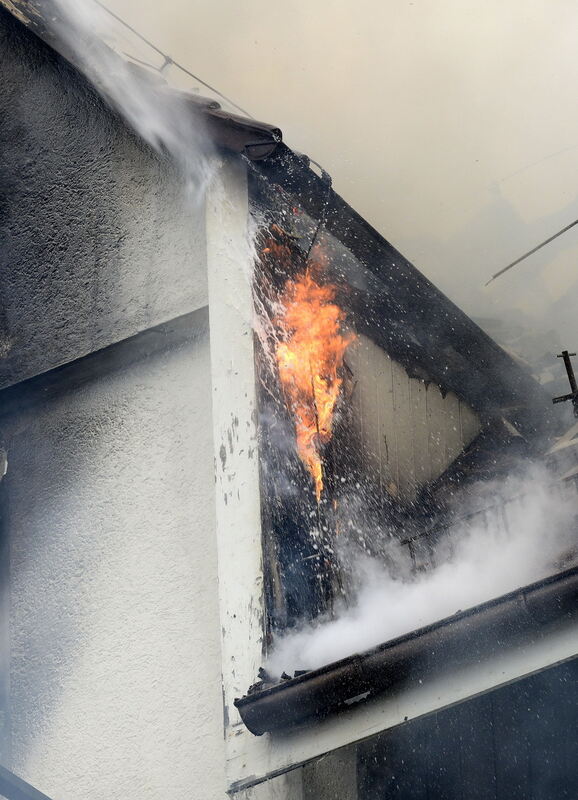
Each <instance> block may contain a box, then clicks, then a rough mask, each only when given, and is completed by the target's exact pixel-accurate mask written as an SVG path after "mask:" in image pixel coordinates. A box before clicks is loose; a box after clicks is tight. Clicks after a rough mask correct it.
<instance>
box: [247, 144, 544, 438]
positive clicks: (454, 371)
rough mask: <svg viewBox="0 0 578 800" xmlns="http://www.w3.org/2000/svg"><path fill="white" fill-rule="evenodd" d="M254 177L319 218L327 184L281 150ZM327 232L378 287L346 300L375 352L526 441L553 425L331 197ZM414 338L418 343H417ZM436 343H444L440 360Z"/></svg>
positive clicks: (505, 368) (394, 254)
mask: <svg viewBox="0 0 578 800" xmlns="http://www.w3.org/2000/svg"><path fill="white" fill-rule="evenodd" d="M253 174H254V176H255V179H256V180H257V182H258V181H259V180H262V179H265V180H266V181H267V182H269V183H270V184H272V185H276V186H278V187H280V188H281V189H283V190H284V191H285V192H287V193H288V194H290V195H293V196H294V197H295V198H296V199H298V203H299V205H301V206H302V208H303V209H304V210H305V212H306V213H307V214H308V215H309V216H311V217H312V218H314V219H319V218H320V217H321V215H323V213H324V212H325V210H326V208H325V206H326V198H327V185H326V183H325V181H324V180H323V178H322V177H319V176H318V175H316V174H315V173H314V172H313V170H311V169H310V168H309V165H308V161H307V159H304V158H303V157H300V156H299V155H298V154H296V153H294V152H293V151H291V150H290V149H289V148H288V147H287V146H286V145H284V144H282V145H280V146H279V147H278V148H277V150H276V151H275V153H274V154H273V155H272V156H271V158H268V159H267V160H265V161H262V162H260V163H259V164H258V165H254V170H253ZM325 227H326V229H327V231H328V232H329V233H330V234H331V235H332V236H334V237H335V238H336V239H337V240H338V241H339V242H341V244H343V245H344V246H345V247H346V248H347V249H348V250H349V251H350V252H351V253H352V254H353V255H354V256H355V257H356V258H357V259H358V261H360V262H361V264H362V265H363V266H364V267H365V268H366V269H367V270H369V271H370V272H371V273H373V274H374V275H375V276H376V277H377V278H378V279H379V282H380V283H381V286H382V296H381V298H378V297H374V298H373V299H372V298H369V297H367V296H365V297H361V296H358V297H357V298H356V297H355V296H352V301H353V302H354V303H356V302H357V304H358V305H359V304H360V308H361V306H362V307H363V309H362V310H363V312H364V313H360V314H359V318H360V320H361V321H362V324H363V325H365V326H366V328H367V332H368V333H370V334H371V336H372V338H374V340H375V341H377V343H378V344H381V345H382V346H384V347H386V348H387V349H388V350H389V352H391V354H392V355H393V356H394V357H396V358H399V359H402V363H403V362H406V363H408V362H409V363H413V364H414V365H415V364H416V363H418V364H419V365H420V366H421V367H422V368H423V370H424V371H425V372H427V373H428V374H429V375H430V376H431V377H432V378H433V379H434V380H436V382H439V383H440V385H441V386H442V387H443V386H444V385H448V384H451V388H452V391H454V392H456V394H458V395H460V396H461V397H463V399H464V400H466V401H467V402H468V403H469V404H470V405H472V406H473V407H474V408H475V409H476V410H479V411H488V410H489V409H490V408H493V409H499V408H505V407H508V408H514V409H517V411H514V412H513V416H514V419H515V421H516V423H517V424H518V425H519V426H520V429H521V430H522V432H524V433H527V434H531V433H533V432H534V431H535V430H543V429H545V428H546V429H548V428H550V427H551V426H552V425H555V424H556V423H555V421H554V419H553V418H551V417H550V416H549V415H548V408H549V407H550V399H549V398H548V397H547V396H546V394H545V392H544V391H543V389H542V388H541V387H540V386H539V384H538V383H537V382H536V381H534V380H533V378H532V377H531V376H530V375H529V374H528V373H527V372H525V371H524V370H523V369H521V368H520V366H519V365H518V364H516V363H515V362H514V361H513V360H512V359H511V358H510V356H509V355H508V354H507V353H506V352H505V351H504V350H503V349H502V348H501V347H500V346H499V345H498V344H497V343H496V342H494V341H493V339H491V338H490V337H489V336H488V335H487V334H486V333H485V332H484V331H483V330H482V329H481V328H479V327H478V325H476V324H475V323H474V322H473V321H472V320H471V319H470V318H469V317H468V316H467V315H466V314H465V313H464V312H463V311H461V310H460V309H459V308H458V307H457V306H456V305H455V304H454V303H452V302H451V301H450V300H449V299H448V298H447V297H446V296H445V295H444V294H443V293H442V292H441V291H440V290H439V289H438V288H437V287H436V286H434V285H433V284H432V283H431V281H429V280H428V279H427V278H426V277H425V276H424V275H422V273H421V272H419V270H418V269H416V268H415V267H414V266H413V265H412V264H411V263H410V262H409V261H408V260H407V259H406V258H404V257H403V256H402V255H401V253H399V252H398V251H397V250H396V249H395V248H394V247H393V245H391V244H390V242H388V241H387V240H386V239H384V237H383V236H381V235H380V234H379V233H378V232H377V231H376V230H375V229H374V228H373V227H372V226H371V225H370V224H369V223H368V222H367V221H366V220H364V219H363V218H362V217H361V216H360V215H359V214H357V213H356V212H355V211H354V210H353V209H352V208H351V207H350V206H349V205H348V204H347V203H346V202H345V201H344V200H343V199H342V198H341V197H340V196H339V195H337V194H335V193H333V195H332V199H331V204H330V207H329V209H328V210H327V217H326V224H325ZM368 303H369V308H368V305H367V304H368ZM415 331H420V332H422V333H423V335H422V336H421V337H419V339H416V337H415V336H413V335H412V334H413V333H415ZM440 342H441V343H445V345H444V350H443V352H441V351H440ZM396 345H397V348H396ZM393 348H396V352H395V353H393V352H392V349H393ZM404 355H405V358H404ZM408 355H409V358H408Z"/></svg>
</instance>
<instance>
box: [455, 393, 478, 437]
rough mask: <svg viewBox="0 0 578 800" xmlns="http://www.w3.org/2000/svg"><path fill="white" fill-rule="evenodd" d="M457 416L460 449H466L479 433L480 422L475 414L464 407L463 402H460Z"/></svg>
mask: <svg viewBox="0 0 578 800" xmlns="http://www.w3.org/2000/svg"><path fill="white" fill-rule="evenodd" d="M459 414H460V430H461V439H462V447H467V446H468V445H469V444H470V442H473V440H474V439H475V438H476V436H477V435H478V433H479V432H480V429H481V422H480V418H479V416H478V415H477V414H476V412H475V411H474V410H473V409H471V408H470V407H469V406H468V405H466V403H464V402H463V400H460V405H459Z"/></svg>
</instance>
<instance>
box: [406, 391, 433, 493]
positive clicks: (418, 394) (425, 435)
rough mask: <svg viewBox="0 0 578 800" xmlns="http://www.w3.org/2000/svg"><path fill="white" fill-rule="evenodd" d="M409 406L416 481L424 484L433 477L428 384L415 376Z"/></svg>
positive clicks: (417, 483) (420, 484)
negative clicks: (430, 452)
mask: <svg viewBox="0 0 578 800" xmlns="http://www.w3.org/2000/svg"><path fill="white" fill-rule="evenodd" d="M409 408H410V419H411V435H412V449H413V464H414V467H413V470H414V476H415V482H416V485H417V486H423V485H424V484H426V483H427V482H428V481H429V480H430V478H431V462H430V457H429V430H428V419H427V400H426V386H425V383H424V382H423V381H420V380H417V379H415V378H414V379H412V380H410V382H409Z"/></svg>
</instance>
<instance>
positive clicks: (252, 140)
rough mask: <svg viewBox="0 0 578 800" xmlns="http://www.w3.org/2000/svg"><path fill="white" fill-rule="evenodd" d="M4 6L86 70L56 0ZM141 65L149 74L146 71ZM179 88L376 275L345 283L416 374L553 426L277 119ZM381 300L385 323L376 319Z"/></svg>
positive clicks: (511, 372)
mask: <svg viewBox="0 0 578 800" xmlns="http://www.w3.org/2000/svg"><path fill="white" fill-rule="evenodd" d="M0 5H1V6H3V7H4V8H6V9H7V10H8V11H9V12H10V13H12V14H13V15H14V16H16V17H17V18H18V19H19V20H20V21H21V22H22V23H23V24H24V25H26V26H27V27H28V28H29V29H30V30H31V31H33V32H34V33H35V34H36V35H37V36H38V37H39V38H41V39H42V40H43V41H45V42H46V43H47V44H49V45H50V46H51V47H52V48H54V49H55V50H56V51H57V52H59V53H60V54H61V55H62V56H64V58H66V60H67V61H69V62H70V63H72V64H73V66H75V67H77V68H78V69H79V70H80V71H81V72H82V71H83V70H82V65H81V64H79V63H78V59H77V58H76V57H75V54H74V53H73V52H71V51H70V49H69V48H68V47H67V44H66V42H65V41H63V40H62V39H61V38H59V37H57V35H56V34H55V30H56V27H55V24H54V23H55V20H57V19H58V9H57V7H56V6H55V5H54V3H53V1H52V0H0ZM118 58H120V56H118ZM131 67H134V68H135V69H137V70H138V69H139V67H137V66H136V65H131ZM140 73H141V74H142V76H143V79H149V80H150V79H151V75H152V73H150V72H149V71H147V70H145V69H140ZM154 78H155V80H161V81H162V77H160V76H154ZM168 91H174V90H170V89H168ZM184 96H185V97H186V100H187V102H189V103H190V105H191V110H192V112H193V113H195V114H200V115H201V116H202V118H203V121H204V124H205V126H206V128H207V131H208V133H209V134H210V136H211V137H212V139H213V142H214V143H215V145H216V146H217V147H219V148H222V149H223V150H225V151H227V152H229V153H234V154H237V155H239V156H241V157H243V158H246V159H247V160H248V162H249V164H250V165H251V177H252V180H253V182H254V183H253V187H252V191H253V194H258V193H259V192H260V191H261V185H262V184H263V182H264V183H265V184H266V186H267V187H268V188H269V189H271V187H273V189H274V190H277V191H281V192H284V193H286V194H287V195H289V196H294V197H297V198H298V200H299V203H300V205H301V206H302V208H303V210H304V211H305V212H306V213H307V214H308V215H309V216H310V217H311V218H312V219H313V220H316V221H318V224H319V225H321V224H322V225H323V227H324V229H325V230H326V231H327V232H328V233H329V234H331V235H332V236H334V237H335V238H336V239H337V240H338V241H339V242H340V243H341V244H342V245H343V246H344V247H346V248H347V249H348V250H349V251H350V252H351V253H352V254H353V255H354V256H355V258H357V259H358V260H359V261H360V262H361V263H362V264H363V265H364V266H365V267H366V268H367V270H368V271H369V272H371V273H372V274H373V275H374V276H375V277H376V278H377V279H378V284H379V286H378V291H377V292H373V294H372V296H370V295H368V294H367V293H364V292H362V291H357V292H356V291H352V292H351V296H350V300H351V303H352V305H353V306H354V308H355V307H357V308H358V309H359V310H360V311H361V312H362V313H360V314H359V315H358V329H359V332H361V333H363V332H365V331H364V327H365V329H366V330H367V332H368V333H369V334H370V335H371V336H372V338H373V339H374V340H375V341H376V343H377V344H379V345H381V346H382V347H383V348H384V349H385V350H386V351H387V352H388V353H389V354H390V355H391V356H392V358H395V359H396V360H398V361H399V362H400V363H401V364H402V365H404V366H406V367H407V369H408V371H410V372H411V373H412V374H413V375H415V377H420V373H422V374H423V376H424V379H425V380H434V381H435V382H436V383H437V384H438V385H439V386H440V388H441V389H442V391H446V390H447V389H450V388H451V389H452V391H454V392H456V393H457V394H458V395H459V396H460V397H462V398H463V399H464V400H465V401H467V402H468V403H469V404H471V406H472V408H474V409H475V410H476V411H480V412H482V413H484V412H485V413H487V414H489V415H490V416H492V417H495V416H496V414H497V415H498V416H503V417H505V418H506V419H508V420H509V421H510V422H512V423H513V424H514V425H515V426H516V428H517V429H518V430H519V431H520V432H521V433H522V434H523V435H525V436H530V437H534V436H535V435H536V434H539V435H540V434H543V433H545V432H548V431H551V430H552V429H553V427H554V428H555V427H556V426H557V423H556V419H557V417H556V416H554V415H553V413H552V412H551V409H550V400H549V398H548V397H547V396H546V394H545V392H544V390H543V389H542V388H541V387H540V386H539V384H538V383H537V382H536V381H535V380H534V379H533V378H532V377H531V375H530V374H529V373H528V372H527V371H526V370H524V369H523V368H522V367H521V366H520V365H519V364H518V363H516V361H515V360H514V359H513V358H512V357H511V356H510V355H508V354H507V353H506V352H505V351H504V350H503V349H502V348H501V347H500V346H499V345H498V344H497V343H496V342H494V341H493V339H491V338H490V337H489V336H488V335H487V334H486V333H484V331H483V330H482V329H481V328H480V327H479V326H478V325H476V323H474V322H473V321H472V320H471V319H470V318H469V317H468V316H467V315H466V314H465V313H464V312H463V311H461V309H459V308H458V307H457V306H456V305H455V304H454V303H453V302H452V301H451V300H449V298H447V297H446V296H445V295H444V294H443V292H441V291H440V290H439V289H438V288H437V287H436V286H434V284H433V283H432V282H431V281H430V280H428V279H427V278H426V277H425V276H424V275H423V274H422V273H421V272H420V271H419V270H418V269H417V268H416V267H414V266H413V264H411V263H410V262H409V261H408V260H407V259H406V258H405V257H404V256H403V255H402V254H401V253H400V252H399V251H398V250H396V248H395V247H394V246H393V245H392V244H391V243H390V242H388V241H387V240H386V239H385V238H384V237H383V236H382V235H381V234H380V233H379V232H378V231H377V230H376V229H375V228H373V227H372V226H371V225H370V224H369V223H368V222H367V221H366V220H364V219H363V218H362V217H361V216H360V215H359V214H357V213H356V212H355V211H354V210H353V209H352V208H351V206H349V205H348V203H347V202H346V201H345V200H343V198H341V197H340V196H339V195H338V194H337V193H336V192H335V191H334V190H333V188H332V186H331V179H330V177H329V176H328V175H327V173H325V172H324V171H323V170H321V175H319V174H318V173H317V172H316V171H315V170H314V169H313V168H312V167H311V160H310V159H309V158H308V157H307V156H305V155H302V154H300V153H297V152H295V151H293V150H292V149H291V148H290V147H288V146H287V145H286V144H284V143H283V141H282V132H281V130H280V128H279V127H277V126H275V125H270V124H267V123H264V122H258V121H256V120H253V119H249V118H247V117H243V116H239V115H238V114H235V113H231V112H229V111H226V110H224V109H223V108H221V106H220V104H219V103H218V102H217V101H215V100H212V99H209V98H205V97H200V96H198V95H194V94H190V93H186V94H184ZM384 307H387V326H384V325H383V324H382V323H383V322H384V319H383V309H384Z"/></svg>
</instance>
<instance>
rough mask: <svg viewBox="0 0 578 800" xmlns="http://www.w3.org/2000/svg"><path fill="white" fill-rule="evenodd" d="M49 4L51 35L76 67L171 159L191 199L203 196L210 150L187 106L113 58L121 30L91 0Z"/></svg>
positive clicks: (153, 79)
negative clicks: (53, 13) (51, 9)
mask: <svg viewBox="0 0 578 800" xmlns="http://www.w3.org/2000/svg"><path fill="white" fill-rule="evenodd" d="M54 5H55V7H56V9H57V11H58V15H57V16H55V17H54V18H53V27H54V31H53V32H54V34H55V36H56V37H57V38H58V39H59V40H60V41H61V42H62V43H63V45H64V46H65V48H66V49H67V50H68V51H70V52H72V53H73V54H74V59H75V62H76V64H77V65H79V66H80V67H81V69H82V70H83V72H84V73H85V75H86V76H87V77H88V79H89V80H90V81H91V82H92V83H93V84H94V86H95V87H96V88H97V90H98V91H99V92H100V93H101V94H102V95H103V97H104V98H105V100H106V101H107V102H109V103H110V104H111V105H112V106H114V107H115V108H116V110H117V111H118V112H119V113H120V114H122V116H123V117H124V118H125V119H126V120H127V122H128V123H129V124H130V125H131V127H132V128H133V129H134V130H135V131H136V132H137V133H138V134H139V135H140V136H142V138H143V139H145V140H146V141H147V142H148V143H149V144H150V145H151V146H152V147H154V148H155V149H156V150H157V151H159V152H164V153H168V155H170V156H171V157H172V158H173V159H174V160H175V162H176V163H177V165H178V167H179V169H180V170H181V172H182V173H183V175H184V177H185V179H186V181H187V185H188V189H189V190H190V191H191V194H192V196H193V197H194V198H200V197H202V195H203V192H204V189H205V187H206V186H207V184H208V182H209V181H210V178H211V175H212V166H211V163H212V162H211V159H210V155H211V153H212V152H213V147H212V143H211V140H210V137H209V136H208V135H207V132H206V130H205V128H204V125H203V123H202V119H201V118H200V116H199V114H195V113H194V111H193V110H192V109H193V107H192V103H190V102H187V100H186V97H185V95H183V94H182V93H178V92H176V91H173V90H171V89H170V88H169V87H168V86H167V85H166V84H165V83H164V82H163V81H162V80H160V77H158V76H156V75H155V74H154V73H150V77H149V76H148V75H147V73H146V71H144V70H137V69H135V67H134V66H133V65H132V64H130V63H129V62H128V61H126V60H125V59H123V58H122V57H120V56H119V55H117V53H116V52H115V51H114V50H113V49H112V48H111V47H110V46H109V44H108V43H110V44H112V43H115V42H118V41H119V40H122V35H123V31H122V29H121V28H120V26H119V23H118V22H116V21H115V20H114V18H112V17H111V16H110V15H109V14H107V13H106V11H105V10H104V9H103V8H101V7H100V6H98V5H97V4H96V3H94V2H93V0H54Z"/></svg>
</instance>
